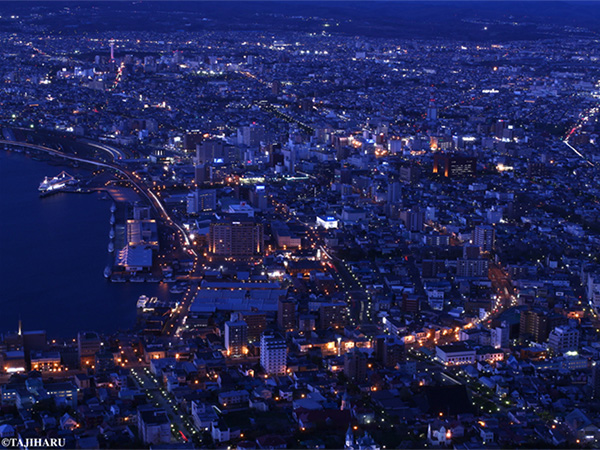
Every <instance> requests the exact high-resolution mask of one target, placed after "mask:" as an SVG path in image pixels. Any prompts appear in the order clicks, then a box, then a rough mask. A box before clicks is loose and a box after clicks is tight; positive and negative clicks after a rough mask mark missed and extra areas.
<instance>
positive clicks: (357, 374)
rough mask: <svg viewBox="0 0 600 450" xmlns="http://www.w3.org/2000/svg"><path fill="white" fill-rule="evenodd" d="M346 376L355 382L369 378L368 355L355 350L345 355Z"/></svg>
mask: <svg viewBox="0 0 600 450" xmlns="http://www.w3.org/2000/svg"><path fill="white" fill-rule="evenodd" d="M344 374H346V376H347V377H348V378H350V379H351V380H353V381H364V380H365V379H366V378H367V354H366V353H364V352H361V351H360V350H358V349H356V348H355V349H353V350H351V351H349V352H347V353H346V354H345V355H344Z"/></svg>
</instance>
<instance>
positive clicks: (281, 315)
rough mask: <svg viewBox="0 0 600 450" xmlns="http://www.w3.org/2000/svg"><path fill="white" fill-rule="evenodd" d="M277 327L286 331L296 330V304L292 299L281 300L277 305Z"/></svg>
mask: <svg viewBox="0 0 600 450" xmlns="http://www.w3.org/2000/svg"><path fill="white" fill-rule="evenodd" d="M277 325H279V328H280V329H281V330H282V331H284V332H288V331H293V330H294V329H295V328H296V304H295V303H294V301H293V300H291V299H281V298H280V299H279V302H278V303H277Z"/></svg>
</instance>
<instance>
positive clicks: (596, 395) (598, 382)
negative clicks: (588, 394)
mask: <svg viewBox="0 0 600 450" xmlns="http://www.w3.org/2000/svg"><path fill="white" fill-rule="evenodd" d="M591 384H592V398H593V399H594V400H599V399H600V362H599V361H595V362H594V365H593V366H592V379H591Z"/></svg>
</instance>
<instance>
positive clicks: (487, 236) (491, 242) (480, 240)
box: [473, 225, 496, 252]
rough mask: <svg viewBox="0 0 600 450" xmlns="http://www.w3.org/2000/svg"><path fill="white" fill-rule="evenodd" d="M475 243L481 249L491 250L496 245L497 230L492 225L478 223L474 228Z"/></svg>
mask: <svg viewBox="0 0 600 450" xmlns="http://www.w3.org/2000/svg"><path fill="white" fill-rule="evenodd" d="M473 244H474V245H476V246H477V247H479V248H481V251H484V252H490V251H492V250H493V249H494V247H495V245H496V230H495V229H494V227H492V226H491V225H478V226H476V227H475V229H474V230H473Z"/></svg>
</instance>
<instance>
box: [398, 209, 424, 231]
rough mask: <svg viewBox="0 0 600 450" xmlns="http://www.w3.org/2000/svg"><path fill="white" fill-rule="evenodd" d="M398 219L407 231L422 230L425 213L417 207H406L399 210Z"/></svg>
mask: <svg viewBox="0 0 600 450" xmlns="http://www.w3.org/2000/svg"><path fill="white" fill-rule="evenodd" d="M400 220H401V221H402V222H403V223H404V226H405V227H406V229H407V230H408V231H423V222H424V220H425V213H424V212H423V211H421V210H420V209H419V208H413V209H407V210H405V211H401V212H400Z"/></svg>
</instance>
